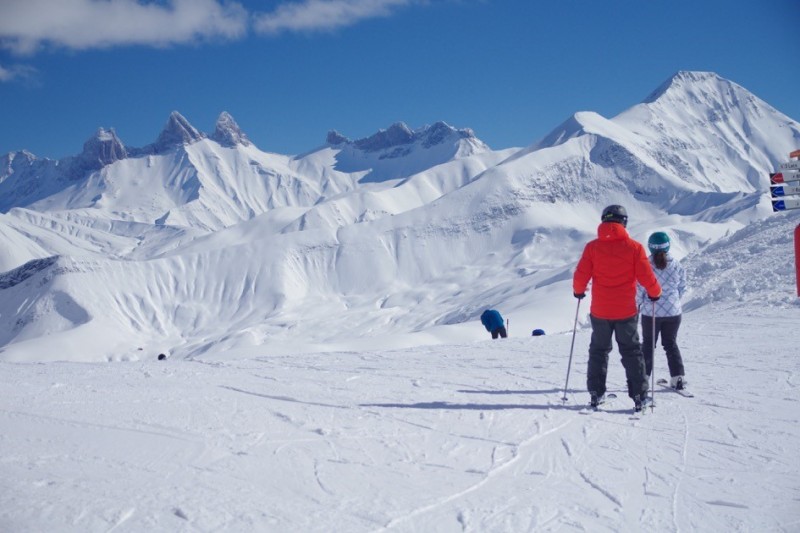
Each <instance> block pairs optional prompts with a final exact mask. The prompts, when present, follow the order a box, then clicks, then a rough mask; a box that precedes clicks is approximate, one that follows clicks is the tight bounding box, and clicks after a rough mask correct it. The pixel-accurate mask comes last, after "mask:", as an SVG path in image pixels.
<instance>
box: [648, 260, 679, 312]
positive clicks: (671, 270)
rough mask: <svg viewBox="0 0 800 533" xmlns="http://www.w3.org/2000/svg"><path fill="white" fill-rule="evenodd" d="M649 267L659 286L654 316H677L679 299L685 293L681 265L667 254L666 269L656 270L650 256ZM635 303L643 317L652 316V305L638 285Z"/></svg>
mask: <svg viewBox="0 0 800 533" xmlns="http://www.w3.org/2000/svg"><path fill="white" fill-rule="evenodd" d="M650 266H652V267H653V272H654V273H655V275H656V278H657V279H658V283H659V284H660V285H661V291H662V292H661V298H659V299H658V301H657V302H656V316H657V317H664V316H679V315H680V314H681V313H682V312H683V309H682V308H681V297H682V296H683V294H684V293H685V292H686V272H685V271H684V270H683V267H682V266H681V264H680V263H679V262H678V261H676V260H674V259H673V258H672V257H670V256H669V254H667V267H666V268H665V269H664V270H659V269H658V268H656V265H655V263H653V256H652V255H651V256H650ZM636 303H637V305H638V306H639V309H640V310H641V313H642V314H643V315H645V316H653V303H652V302H651V301H650V299H649V298H647V292H646V291H645V290H644V287H642V286H641V285H639V286H638V287H637V288H636Z"/></svg>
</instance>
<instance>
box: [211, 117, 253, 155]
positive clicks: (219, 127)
mask: <svg viewBox="0 0 800 533" xmlns="http://www.w3.org/2000/svg"><path fill="white" fill-rule="evenodd" d="M211 139H212V140H214V141H217V142H218V143H219V144H221V145H222V146H228V147H232V146H236V145H237V144H240V145H243V146H249V145H250V144H252V143H251V142H250V139H248V138H247V135H245V134H244V132H242V130H241V128H239V125H238V124H237V123H236V121H235V120H234V119H233V117H232V116H231V115H230V113H228V112H227V111H223V112H222V113H220V115H219V118H217V124H216V126H215V128H214V133H213V134H211Z"/></svg>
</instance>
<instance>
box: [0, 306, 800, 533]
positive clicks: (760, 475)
mask: <svg viewBox="0 0 800 533" xmlns="http://www.w3.org/2000/svg"><path fill="white" fill-rule="evenodd" d="M798 323H800V308H799V307H798V306H796V305H794V306H791V307H789V308H787V309H784V310H781V311H780V312H779V311H776V310H772V309H762V308H758V307H756V306H755V305H754V306H752V307H749V308H747V309H741V308H734V309H714V308H709V309H704V310H701V311H695V312H692V313H689V314H687V315H686V316H685V318H684V326H683V328H682V331H681V336H680V341H681V347H682V349H683V354H684V360H685V363H686V368H687V377H688V379H689V380H690V388H691V390H692V391H693V392H694V393H695V395H696V397H695V398H684V397H682V396H679V395H677V394H676V393H674V392H671V391H666V390H665V389H663V388H658V389H657V390H656V391H655V401H656V406H655V408H654V409H653V410H652V412H651V411H647V412H646V414H645V415H644V416H642V417H641V418H638V419H637V418H635V417H634V416H633V415H632V411H631V406H632V402H631V401H630V400H629V399H628V398H627V397H625V393H624V390H625V378H624V372H623V369H622V365H621V364H620V363H619V360H618V355H617V354H616V352H613V353H612V355H611V361H610V365H609V390H610V391H616V392H617V394H618V395H619V398H618V399H617V400H616V401H615V402H614V403H612V404H610V405H609V406H608V407H607V409H606V410H604V411H603V412H598V413H592V414H584V413H583V412H582V407H583V406H584V405H585V402H586V401H588V395H587V394H586V393H585V392H584V386H585V368H586V348H587V346H588V343H589V331H588V330H587V329H585V328H584V329H581V330H580V331H579V332H578V334H577V338H576V348H575V356H574V361H573V366H572V368H573V371H572V375H571V376H570V386H569V392H568V397H569V401H568V402H566V403H563V402H562V401H561V397H562V394H563V386H564V382H565V377H566V369H567V361H568V354H569V347H570V341H571V333H564V334H559V335H547V336H545V337H525V336H518V337H514V336H512V337H510V338H509V339H505V340H498V341H491V340H481V341H474V342H468V343H463V344H451V345H442V346H435V347H432V346H428V347H423V346H420V347H417V348H409V349H403V350H393V351H381V350H379V349H376V350H364V351H358V352H355V351H351V352H330V353H318V354H306V355H291V356H283V357H277V356H272V357H254V358H251V359H234V360H230V359H228V357H227V354H226V353H219V354H217V356H216V357H215V358H213V359H203V360H195V361H188V360H175V359H168V360H166V361H156V360H155V359H154V358H151V359H148V360H147V361H139V362H130V363H112V364H102V363H92V364H88V363H66V362H63V363H47V364H14V363H3V364H2V373H0V375H2V382H3V390H5V391H8V392H9V393H7V394H4V395H3V400H2V409H0V426H2V427H3V432H2V437H1V438H0V449H2V459H1V460H0V487H2V490H0V529H2V530H4V531H17V532H25V531H31V532H33V531H65V532H66V531H76V532H77V531H112V530H113V531H318V532H330V531H348V532H360V531H363V532H368V531H432V532H433V531H435V532H451V531H452V532H460V531H709V532H711V531H796V530H797V529H798V527H800V507H799V506H798V505H797V501H798V499H800V485H798V483H797V479H798V474H800V472H799V471H798V470H800V469H799V468H798V462H797V457H796V451H797V446H798V443H800V392H798V376H800V359H798V357H797V351H796V350H795V349H792V348H791V347H792V346H793V345H795V344H796V340H797V335H796V330H795V329H793V327H791V326H790V325H792V324H794V325H796V324H798ZM780 324H782V325H784V326H790V327H776V325H780ZM476 327H479V326H476ZM666 372H667V371H666V360H665V358H664V356H663V351H662V350H661V349H659V352H658V354H657V358H656V367H655V373H656V377H659V376H660V377H666V375H667V374H666Z"/></svg>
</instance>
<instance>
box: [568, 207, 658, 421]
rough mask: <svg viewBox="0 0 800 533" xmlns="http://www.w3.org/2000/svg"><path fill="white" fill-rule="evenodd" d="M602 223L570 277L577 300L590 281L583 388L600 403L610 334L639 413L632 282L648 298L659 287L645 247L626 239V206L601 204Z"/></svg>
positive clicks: (640, 367)
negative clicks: (589, 334)
mask: <svg viewBox="0 0 800 533" xmlns="http://www.w3.org/2000/svg"><path fill="white" fill-rule="evenodd" d="M601 221H602V222H601V224H600V226H598V228H597V239H595V240H593V241H591V242H589V243H588V244H587V245H586V247H585V248H584V250H583V255H582V256H581V259H580V261H578V266H577V268H576V269H575V275H574V276H573V278H572V289H573V293H574V295H575V298H578V299H581V298H583V297H585V296H586V287H587V286H588V284H589V281H590V280H591V282H592V305H591V309H590V319H591V321H592V340H591V342H590V344H589V366H588V369H587V377H586V386H587V389H588V390H589V394H590V395H591V405H592V406H593V407H596V406H597V405H599V404H601V403H603V401H604V398H605V394H606V374H607V372H608V354H609V353H610V352H611V348H612V344H611V337H612V335H613V336H614V337H615V338H616V339H617V346H618V347H619V353H620V355H621V356H622V366H624V367H625V376H626V378H627V380H628V396H630V397H631V398H632V399H633V402H634V409H635V410H636V411H640V410H641V409H642V406H643V403H644V402H645V401H646V393H647V389H648V386H647V378H646V375H645V367H644V357H643V355H642V345H641V343H640V342H639V331H638V328H637V320H636V313H637V309H636V282H637V281H638V282H639V283H640V284H641V285H642V287H644V288H645V290H646V291H647V296H648V297H649V298H650V300H652V301H656V300H658V298H659V297H660V296H661V286H660V285H659V284H658V280H657V279H656V277H655V274H653V269H652V268H651V267H650V262H649V261H648V260H647V254H646V253H645V250H644V247H643V246H642V245H641V244H639V243H638V242H636V241H634V240H633V239H631V238H630V236H629V235H628V231H627V230H626V229H625V227H626V226H627V224H628V214H627V212H626V211H625V208H624V207H622V206H621V205H610V206H608V207H606V208H605V209H604V210H603V215H602V217H601Z"/></svg>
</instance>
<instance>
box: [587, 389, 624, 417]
mask: <svg viewBox="0 0 800 533" xmlns="http://www.w3.org/2000/svg"><path fill="white" fill-rule="evenodd" d="M616 399H617V395H616V394H614V393H613V392H610V393H608V394H606V396H605V398H604V399H603V401H602V402H600V405H598V406H597V407H592V405H591V404H589V405H587V406H586V407H584V408H583V409H581V413H582V414H589V413H594V412H597V411H602V410H603V408H604V407H607V406H608V405H610V404H611V403H613V402H614V400H616Z"/></svg>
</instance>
